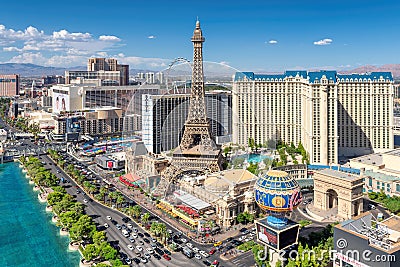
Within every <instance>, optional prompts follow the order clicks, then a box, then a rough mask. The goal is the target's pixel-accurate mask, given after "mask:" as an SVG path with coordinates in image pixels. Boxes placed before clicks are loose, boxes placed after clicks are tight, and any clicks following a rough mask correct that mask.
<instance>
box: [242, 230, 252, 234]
mask: <svg viewBox="0 0 400 267" xmlns="http://www.w3.org/2000/svg"><path fill="white" fill-rule="evenodd" d="M242 233H243V234H244V235H247V234H248V233H250V231H249V230H246V231H244V232H242Z"/></svg>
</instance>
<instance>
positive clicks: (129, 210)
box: [125, 206, 135, 217]
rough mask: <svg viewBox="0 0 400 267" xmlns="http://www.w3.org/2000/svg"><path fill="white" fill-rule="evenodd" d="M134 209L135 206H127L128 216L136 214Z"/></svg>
mask: <svg viewBox="0 0 400 267" xmlns="http://www.w3.org/2000/svg"><path fill="white" fill-rule="evenodd" d="M134 210H135V208H134V206H129V207H128V208H126V210H125V212H126V214H127V215H128V216H130V217H132V216H133V215H134V214H135V213H134Z"/></svg>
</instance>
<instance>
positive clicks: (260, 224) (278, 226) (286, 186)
mask: <svg viewBox="0 0 400 267" xmlns="http://www.w3.org/2000/svg"><path fill="white" fill-rule="evenodd" d="M254 197H255V201H256V203H257V205H258V206H259V207H260V208H261V209H262V210H263V211H265V212H266V213H267V216H266V217H265V218H262V219H260V220H257V221H256V222H255V224H256V231H257V239H258V241H259V242H261V243H263V244H265V245H266V246H268V247H269V248H270V262H273V259H271V256H272V252H278V253H275V255H277V254H279V253H280V252H281V251H282V250H285V249H287V248H288V247H291V246H292V245H294V244H297V241H298V235H299V229H300V225H299V224H298V223H296V222H294V221H292V220H290V219H289V218H288V217H289V215H290V213H291V212H292V211H293V210H294V209H295V208H297V206H298V205H299V204H300V203H301V201H302V196H301V190H300V186H299V184H298V183H297V181H296V180H295V179H294V178H292V177H291V176H290V175H289V174H288V173H287V172H285V171H280V170H269V171H268V172H267V174H263V175H261V176H260V177H259V178H258V180H257V182H256V184H255V185H254ZM272 266H274V265H272Z"/></svg>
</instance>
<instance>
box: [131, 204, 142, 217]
mask: <svg viewBox="0 0 400 267" xmlns="http://www.w3.org/2000/svg"><path fill="white" fill-rule="evenodd" d="M141 213H142V207H141V206H139V205H135V206H133V215H134V216H135V218H136V219H137V218H139V216H140V214H141Z"/></svg>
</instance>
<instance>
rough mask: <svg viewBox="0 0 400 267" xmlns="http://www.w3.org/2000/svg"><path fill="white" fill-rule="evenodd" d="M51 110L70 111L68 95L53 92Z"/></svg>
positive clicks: (56, 111)
mask: <svg viewBox="0 0 400 267" xmlns="http://www.w3.org/2000/svg"><path fill="white" fill-rule="evenodd" d="M52 108H53V112H55V113H60V112H61V111H70V103H69V95H67V94H61V93H55V92H53V104H52Z"/></svg>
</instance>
